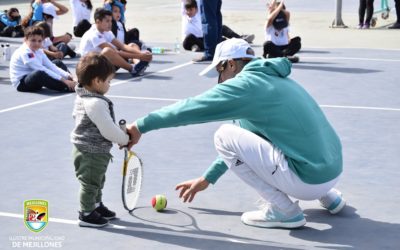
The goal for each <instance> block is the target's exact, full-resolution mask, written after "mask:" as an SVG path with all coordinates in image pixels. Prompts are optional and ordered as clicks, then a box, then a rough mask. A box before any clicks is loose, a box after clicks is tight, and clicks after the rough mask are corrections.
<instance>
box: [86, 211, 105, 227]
mask: <svg viewBox="0 0 400 250" xmlns="http://www.w3.org/2000/svg"><path fill="white" fill-rule="evenodd" d="M107 225H108V220H107V219H106V218H104V217H103V216H101V214H99V213H98V212H96V210H93V211H92V212H91V213H90V214H88V215H84V213H83V212H79V226H80V227H104V226H107Z"/></svg>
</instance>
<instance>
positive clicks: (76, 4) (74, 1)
mask: <svg viewBox="0 0 400 250" xmlns="http://www.w3.org/2000/svg"><path fill="white" fill-rule="evenodd" d="M69 3H70V5H71V9H72V20H73V26H74V27H75V26H77V25H78V23H79V22H80V21H82V20H83V19H86V20H88V21H89V22H90V16H91V13H92V10H90V9H88V8H87V6H86V4H85V3H84V2H81V1H80V0H69Z"/></svg>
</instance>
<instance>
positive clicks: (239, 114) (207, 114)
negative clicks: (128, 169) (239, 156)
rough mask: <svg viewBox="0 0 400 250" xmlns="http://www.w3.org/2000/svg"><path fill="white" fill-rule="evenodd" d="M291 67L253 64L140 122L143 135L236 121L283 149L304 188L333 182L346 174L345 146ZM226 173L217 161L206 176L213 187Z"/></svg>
mask: <svg viewBox="0 0 400 250" xmlns="http://www.w3.org/2000/svg"><path fill="white" fill-rule="evenodd" d="M291 66H292V65H291V63H290V62H289V60H287V59H286V58H275V59H267V60H264V59H253V60H252V61H251V62H249V63H248V64H247V65H246V66H245V67H244V68H243V69H242V71H241V72H240V73H239V74H237V75H236V77H234V78H232V79H230V80H227V81H225V82H224V83H222V84H218V85H216V86H215V87H213V88H211V89H209V90H208V91H206V92H204V93H202V94H200V95H198V96H195V97H192V98H187V99H185V100H182V101H179V102H177V103H175V104H172V105H170V106H166V107H163V108H161V109H159V110H157V111H154V112H151V113H149V114H148V115H147V116H145V117H142V118H140V119H138V120H137V125H138V129H139V131H140V132H141V133H146V132H149V131H151V130H156V129H160V128H167V127H176V126H184V125H188V124H198V123H205V122H210V121H224V120H237V121H239V124H240V126H241V127H242V128H244V129H247V130H249V131H251V132H253V133H255V134H257V135H259V136H261V137H263V138H265V139H266V140H268V141H270V142H271V143H272V144H273V145H275V146H276V147H278V148H279V149H281V150H282V152H283V153H284V155H285V156H286V160H287V161H288V164H289V167H290V169H291V170H292V171H293V172H294V173H295V174H296V175H297V176H298V177H299V178H300V179H301V180H302V181H303V182H305V183H309V184H321V183H325V182H328V181H330V180H332V179H334V178H336V177H337V176H339V174H340V173H341V172H342V164H343V161H342V147H341V143H340V140H339V138H338V136H337V134H336V133H335V131H334V129H333V128H332V126H331V125H330V124H329V122H328V120H327V119H326V117H325V115H324V114H323V112H322V110H321V109H320V107H319V106H318V104H317V103H316V102H315V100H314V99H313V98H312V97H311V96H310V95H309V94H308V93H307V92H306V91H305V90H304V89H303V87H301V86H300V85H299V84H298V83H296V82H295V81H293V80H292V79H290V78H288V75H289V74H290V71H291ZM227 169H228V167H227V166H226V164H225V163H224V162H223V160H222V159H221V158H219V157H218V158H217V159H216V160H215V161H214V162H213V164H212V165H211V166H210V167H209V168H208V169H207V171H206V172H205V173H204V175H203V176H204V177H205V178H206V180H207V181H209V182H210V183H213V184H214V183H215V182H216V181H217V180H218V178H219V177H220V176H221V175H223V174H224V173H225V171H226V170H227Z"/></svg>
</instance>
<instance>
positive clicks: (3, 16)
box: [0, 8, 24, 37]
mask: <svg viewBox="0 0 400 250" xmlns="http://www.w3.org/2000/svg"><path fill="white" fill-rule="evenodd" d="M0 36H5V37H23V36H24V32H23V30H22V27H21V16H20V15H19V11H18V9H17V8H10V9H8V10H6V11H4V12H3V13H0Z"/></svg>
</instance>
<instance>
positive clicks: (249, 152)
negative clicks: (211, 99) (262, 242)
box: [214, 124, 339, 209]
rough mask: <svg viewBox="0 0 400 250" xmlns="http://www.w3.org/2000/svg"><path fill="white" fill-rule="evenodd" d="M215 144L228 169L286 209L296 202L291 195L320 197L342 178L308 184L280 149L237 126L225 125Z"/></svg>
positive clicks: (269, 199) (267, 198)
mask: <svg viewBox="0 0 400 250" xmlns="http://www.w3.org/2000/svg"><path fill="white" fill-rule="evenodd" d="M214 144H215V147H216V150H217V152H218V154H219V156H220V157H221V158H222V159H223V160H224V162H225V164H226V165H227V166H228V168H230V169H231V170H232V171H233V172H234V173H235V174H236V175H237V176H238V177H239V178H240V179H242V180H243V181H244V182H245V183H247V184H248V185H249V186H251V187H253V188H254V189H255V190H256V191H257V192H258V193H259V194H260V196H261V197H262V198H264V199H265V200H266V201H267V202H270V203H272V204H275V205H276V206H278V207H280V208H282V209H285V208H288V207H289V206H290V205H291V204H292V201H291V200H290V199H289V197H288V195H289V196H292V197H294V198H297V199H300V200H315V199H319V198H321V197H322V196H324V195H326V193H327V192H328V191H329V190H330V189H331V188H332V187H333V186H334V185H335V184H336V182H337V181H338V178H339V177H337V178H335V179H333V180H331V181H329V182H326V183H323V184H317V185H312V184H307V183H304V182H303V181H302V180H301V179H300V178H299V177H298V176H297V175H296V174H295V173H293V171H292V170H290V168H289V167H288V163H287V161H286V159H285V156H284V154H283V153H282V151H281V150H280V149H278V148H277V147H275V146H274V145H272V144H271V143H270V142H268V141H267V140H265V139H263V138H261V137H259V136H257V135H256V134H254V133H252V132H250V131H248V130H245V129H243V128H240V127H237V126H235V125H231V124H225V125H222V126H221V127H220V128H219V129H218V130H217V132H216V133H215V136H214Z"/></svg>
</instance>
